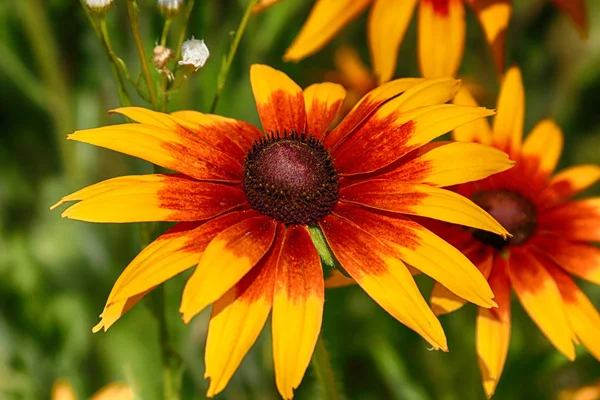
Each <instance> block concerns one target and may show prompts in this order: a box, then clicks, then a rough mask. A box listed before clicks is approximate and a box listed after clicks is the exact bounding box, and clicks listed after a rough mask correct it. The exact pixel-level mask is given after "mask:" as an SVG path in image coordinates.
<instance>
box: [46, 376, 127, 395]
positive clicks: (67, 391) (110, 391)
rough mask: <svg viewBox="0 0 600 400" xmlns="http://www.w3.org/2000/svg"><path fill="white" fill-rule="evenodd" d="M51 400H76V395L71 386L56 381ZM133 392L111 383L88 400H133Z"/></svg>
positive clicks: (64, 381)
mask: <svg viewBox="0 0 600 400" xmlns="http://www.w3.org/2000/svg"><path fill="white" fill-rule="evenodd" d="M50 399H51V400H77V395H76V394H75V390H74V389H73V386H71V384H70V383H69V382H68V381H66V380H64V379H58V380H57V381H56V382H54V385H53V386H52V397H51V398H50ZM133 399H134V395H133V391H132V390H131V388H130V387H129V386H127V384H125V383H123V382H115V383H111V384H110V385H107V386H105V387H103V388H102V389H100V390H99V391H98V392H96V393H95V394H94V395H93V396H92V397H91V398H90V400H133Z"/></svg>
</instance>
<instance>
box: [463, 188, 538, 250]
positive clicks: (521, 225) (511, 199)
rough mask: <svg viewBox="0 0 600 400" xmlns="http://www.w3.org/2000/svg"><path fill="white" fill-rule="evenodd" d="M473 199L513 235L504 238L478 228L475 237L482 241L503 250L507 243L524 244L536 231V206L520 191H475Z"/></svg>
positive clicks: (474, 233)
mask: <svg viewBox="0 0 600 400" xmlns="http://www.w3.org/2000/svg"><path fill="white" fill-rule="evenodd" d="M472 200H473V201H474V202H475V203H476V204H477V205H478V206H480V207H481V208H483V209H484V210H485V211H487V212H488V213H490V215H491V216H492V217H494V218H495V219H496V221H498V222H499V223H500V224H501V225H502V226H503V227H504V228H505V229H506V230H507V231H508V232H509V233H510V234H511V235H513V236H512V237H511V238H509V239H507V240H504V239H503V238H502V237H501V236H498V235H496V234H493V233H490V232H486V231H480V230H476V231H474V232H473V237H475V238H476V239H477V240H479V241H480V242H482V243H484V244H487V245H490V246H493V247H495V248H496V249H498V250H501V249H503V248H504V247H505V246H507V245H520V244H523V243H524V242H525V241H527V239H529V238H530V237H531V236H532V235H533V234H534V233H535V229H536V227H537V213H536V211H535V207H534V206H533V205H532V204H531V203H530V202H529V201H528V200H526V199H525V198H523V197H522V196H521V195H519V194H518V193H515V192H512V191H510V190H485V191H481V192H477V193H475V194H474V195H473V197H472Z"/></svg>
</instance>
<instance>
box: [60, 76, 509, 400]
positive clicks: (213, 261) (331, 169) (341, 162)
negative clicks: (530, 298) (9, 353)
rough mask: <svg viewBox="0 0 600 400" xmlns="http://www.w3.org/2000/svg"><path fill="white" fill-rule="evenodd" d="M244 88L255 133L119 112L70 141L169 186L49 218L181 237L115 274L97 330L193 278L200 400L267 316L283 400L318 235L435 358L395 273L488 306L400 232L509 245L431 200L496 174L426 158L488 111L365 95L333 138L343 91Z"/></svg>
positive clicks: (118, 190) (383, 90)
mask: <svg viewBox="0 0 600 400" xmlns="http://www.w3.org/2000/svg"><path fill="white" fill-rule="evenodd" d="M250 79H251V84H252V90H253V93H254V97H255V100H256V105H257V108H258V113H259V116H260V120H261V122H262V126H263V132H261V131H260V130H259V129H257V128H256V127H254V126H253V125H251V124H249V123H246V122H243V121H237V120H234V119H230V118H224V117H220V116H216V115H209V114H201V113H199V112H193V111H182V112H175V113H172V114H163V113H158V112H153V111H150V110H146V109H142V108H120V109H118V110H116V112H118V113H120V114H123V115H125V116H127V117H128V118H129V119H131V120H133V121H137V123H127V124H121V125H114V126H107V127H102V128H97V129H90V130H83V131H77V132H75V133H74V134H72V135H70V136H69V137H68V138H69V139H71V140H76V141H79V142H85V143H90V144H94V145H96V146H101V147H105V148H108V149H112V150H116V151H119V152H122V153H125V154H129V155H132V156H136V157H139V158H142V159H145V160H147V161H150V162H152V163H154V164H157V165H160V166H162V167H164V168H168V169H171V170H175V171H178V172H179V174H155V175H141V176H125V177H119V178H114V179H109V180H107V181H104V182H100V183H98V184H95V185H92V186H89V187H87V188H84V189H82V190H80V191H78V192H75V193H73V194H71V195H69V196H66V197H64V198H63V199H62V200H61V201H60V202H59V203H58V204H57V205H59V204H62V203H64V202H70V201H78V203H76V204H74V205H72V206H71V207H70V208H68V209H67V210H66V211H64V212H63V214H62V216H63V217H67V218H72V219H78V220H83V221H91V222H144V221H173V222H179V224H177V225H175V226H174V227H173V228H172V229H170V230H169V231H167V232H166V233H165V234H163V235H162V236H160V237H159V238H158V239H157V240H156V241H155V242H153V243H151V244H150V245H149V246H148V247H146V248H145V249H144V250H143V251H142V252H141V253H140V254H139V255H138V256H137V257H136V258H135V259H134V260H133V261H132V262H131V264H130V265H129V266H128V267H127V268H126V269H125V270H124V271H123V273H122V274H121V276H120V277H119V278H118V280H117V282H116V283H115V285H114V287H113V290H112V291H111V293H110V295H109V298H108V301H107V303H106V307H105V309H104V312H103V313H102V315H101V318H102V320H101V322H100V323H99V324H98V325H97V326H96V327H95V328H94V331H98V330H100V329H102V328H103V329H104V330H106V329H108V328H109V327H110V326H111V325H112V324H113V323H114V322H115V321H116V320H118V319H119V318H120V317H121V316H122V315H123V314H124V313H125V312H126V311H127V310H129V309H130V308H131V307H132V306H133V305H134V304H135V303H136V302H137V301H139V300H140V298H142V297H143V296H144V295H145V294H146V293H148V292H149V291H150V290H152V289H153V288H154V287H156V286H157V285H159V284H161V283H162V282H164V281H166V280H167V279H169V278H171V277H173V276H174V275H176V274H179V273H180V272H182V271H184V270H186V269H188V268H190V267H192V266H195V265H197V266H196V268H195V271H194V273H193V274H192V275H191V277H190V278H189V280H188V282H187V284H186V286H185V289H184V291H183V297H182V301H181V308H180V311H181V312H182V314H183V320H184V321H185V322H186V323H187V322H189V321H190V320H191V319H192V318H193V317H194V316H195V315H197V314H198V313H199V312H201V311H202V310H203V309H205V308H206V307H207V306H209V305H210V304H212V305H213V306H212V314H211V318H210V324H209V328H208V338H207V343H206V352H205V362H206V373H205V376H206V377H207V378H210V387H209V389H208V393H207V395H208V396H209V397H212V396H214V395H216V394H217V393H219V392H220V391H222V390H223V389H224V387H225V385H226V384H227V382H228V381H229V379H230V378H231V376H232V375H233V373H234V372H235V370H236V369H237V367H238V365H239V364H240V362H241V360H242V359H243V357H244V356H245V354H246V353H247V352H248V350H249V349H250V347H251V346H252V345H253V343H254V342H255V341H256V338H257V337H258V335H259V333H260V331H261V330H262V328H263V326H264V324H265V322H266V320H267V317H268V315H269V313H270V312H271V310H272V312H273V313H272V333H273V335H272V336H273V358H274V365H275V377H276V383H277V387H278V389H279V392H280V394H281V395H282V397H284V398H286V399H289V398H292V397H293V389H295V388H296V387H298V385H299V384H300V381H301V380H302V377H303V375H304V372H305V370H306V368H307V366H308V363H309V361H310V358H311V355H312V352H313V349H314V346H315V343H316V340H317V337H318V335H319V331H320V328H321V320H322V315H323V301H324V288H323V286H324V284H323V271H322V267H321V261H320V258H319V254H318V253H317V250H316V248H315V247H314V245H313V242H312V241H311V235H310V231H311V230H315V229H321V230H322V234H323V235H324V237H325V239H326V241H327V244H328V245H329V247H330V248H331V250H332V251H333V254H334V255H335V257H337V259H338V261H339V263H340V264H341V265H342V266H343V268H344V269H345V270H346V271H347V273H348V274H350V275H351V276H352V277H353V278H354V279H355V280H356V282H358V284H359V285H360V286H361V287H362V288H363V289H364V290H365V291H366V292H367V293H368V294H369V295H370V296H371V297H372V298H373V299H374V300H375V301H376V302H377V303H379V304H380V305H381V306H382V307H383V308H384V309H385V310H387V311H388V312H389V313H390V314H391V315H392V316H394V317H395V318H397V319H398V320H399V321H401V322H402V323H404V324H405V325H407V326H408V327H410V328H411V329H413V330H415V331H416V332H417V333H419V334H420V335H421V336H423V337H424V338H425V340H427V341H428V342H429V343H430V344H431V345H432V346H433V347H434V348H436V349H442V350H446V349H447V345H446V339H445V336H444V332H443V330H442V327H441V325H440V323H439V321H438V320H437V318H436V317H435V316H434V314H433V312H432V311H431V309H430V308H429V306H428V305H427V302H426V301H425V300H424V299H423V298H422V296H421V294H420V292H419V290H418V288H417V286H416V284H415V282H414V281H413V279H412V277H411V275H410V273H409V272H408V269H407V267H406V266H405V264H404V262H403V261H402V260H404V261H406V262H407V263H410V264H411V265H412V266H414V267H416V268H419V269H420V270H422V271H423V272H425V273H426V274H428V275H431V276H432V277H433V278H434V279H436V280H439V281H440V282H442V283H443V284H444V285H446V287H448V288H450V290H452V291H454V293H456V294H457V295H459V296H461V297H464V298H466V299H467V300H469V301H472V302H474V303H476V304H478V305H480V306H482V307H491V306H494V305H495V303H494V301H493V300H492V297H493V294H492V291H491V290H490V288H489V285H488V284H487V282H486V280H485V278H484V277H483V276H482V275H481V273H480V272H479V271H478V270H477V269H476V268H475V266H474V265H473V264H472V263H470V262H469V261H468V259H467V258H466V257H464V256H463V255H462V254H461V253H460V252H458V250H456V249H455V248H453V247H451V246H450V245H448V244H447V243H446V242H444V241H443V240H441V239H440V238H439V237H437V236H435V235H434V234H432V233H431V232H430V231H428V230H426V229H425V228H423V227H422V226H421V225H419V224H417V223H416V222H414V221H413V220H412V219H411V216H413V215H419V216H424V217H430V218H436V219H440V220H443V221H447V222H452V223H459V224H462V225H467V226H471V227H473V229H481V230H485V231H490V232H494V233H496V234H500V235H506V234H507V233H506V231H505V230H504V228H502V227H501V226H500V224H498V222H496V221H495V220H494V219H493V218H492V217H490V216H489V214H487V213H486V212H485V211H483V210H482V209H481V208H480V207H478V206H476V205H475V204H474V203H473V202H471V201H470V200H468V199H466V198H464V197H462V196H459V195H456V194H455V193H453V192H451V191H449V190H445V189H443V188H441V187H443V186H448V185H455V184H458V183H463V182H466V181H470V180H473V179H481V178H484V177H487V176H489V175H490V174H492V173H495V172H498V171H503V170H506V169H507V168H509V167H511V166H512V162H511V161H510V160H509V159H508V157H507V155H506V154H505V153H503V152H501V151H499V150H497V149H494V148H491V147H488V146H483V145H479V144H472V143H450V144H447V145H444V146H427V143H428V142H429V141H431V140H432V139H434V138H436V137H438V136H440V135H442V134H443V133H445V132H448V131H450V130H452V129H454V128H456V127H457V126H460V125H462V124H465V123H468V122H471V121H473V120H475V119H478V118H481V117H484V116H488V115H491V114H493V112H491V111H489V110H486V109H485V108H480V107H470V106H457V105H453V104H441V103H444V102H446V101H449V100H450V99H452V98H453V96H454V95H455V93H456V91H457V89H458V81H455V80H454V79H451V78H440V79H433V80H425V79H418V78H410V79H400V80H396V81H392V82H389V83H388V84H386V85H383V86H381V87H379V88H377V89H375V90H373V91H371V92H370V93H368V94H367V95H366V96H365V97H364V98H363V99H362V100H361V101H360V102H359V103H358V104H357V105H356V107H355V108H354V109H353V110H352V111H351V112H350V113H349V114H348V116H347V117H346V118H345V119H344V120H343V121H341V122H340V124H338V125H337V126H336V127H335V128H334V129H330V125H331V123H332V121H333V120H334V118H335V116H336V113H337V111H338V109H339V107H340V106H341V104H342V102H343V100H344V96H345V91H344V89H343V88H342V87H341V86H340V85H338V84H334V83H322V84H316V85H312V86H309V87H308V88H306V89H305V90H304V91H303V90H302V89H301V88H300V87H299V86H298V85H297V84H296V83H294V82H293V81H292V80H291V79H290V78H289V77H288V76H287V75H285V74H284V73H282V72H280V71H276V70H274V69H272V68H270V67H267V66H264V65H254V66H252V68H251V70H250Z"/></svg>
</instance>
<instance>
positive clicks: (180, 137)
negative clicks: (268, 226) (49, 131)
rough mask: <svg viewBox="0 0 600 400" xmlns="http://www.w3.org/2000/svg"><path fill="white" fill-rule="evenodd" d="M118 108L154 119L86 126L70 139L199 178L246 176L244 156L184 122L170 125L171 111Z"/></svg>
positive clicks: (141, 116)
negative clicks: (223, 148)
mask: <svg viewBox="0 0 600 400" xmlns="http://www.w3.org/2000/svg"><path fill="white" fill-rule="evenodd" d="M141 110H143V109H141ZM115 112H119V113H121V114H123V115H127V116H132V117H133V118H135V119H140V120H144V121H148V120H149V119H151V120H152V123H151V124H145V123H144V124H134V123H131V124H120V125H109V126H103V127H101V128H95V129H86V130H81V131H76V132H74V133H73V134H71V135H68V136H67V139H69V140H75V141H78V142H82V143H89V144H93V145H94V146H99V147H104V148H106V149H110V150H114V151H118V152H121V153H124V154H128V155H130V156H134V157H138V158H141V159H143V160H146V161H149V162H151V163H153V164H156V165H160V166H161V167H164V168H168V169H172V170H174V171H177V172H181V173H183V174H186V175H189V176H191V177H194V178H196V179H201V180H218V181H228V182H229V181H240V180H241V179H242V161H243V158H233V157H232V156H230V155H229V154H227V153H224V152H222V151H219V150H218V149H217V148H215V147H213V146H211V145H209V144H208V143H207V142H206V141H204V140H202V138H201V136H199V135H197V134H196V133H193V132H190V131H189V130H187V129H185V128H184V127H182V126H179V128H177V129H175V128H173V127H171V126H169V127H166V126H167V125H168V124H173V120H172V119H171V118H170V117H169V116H168V115H166V114H161V113H155V114H154V116H153V117H151V116H149V115H148V113H149V112H148V111H145V112H141V111H140V109H133V110H132V109H117V110H115ZM150 113H153V112H151V111H150ZM156 121H160V122H156ZM160 124H163V126H159V125H160Z"/></svg>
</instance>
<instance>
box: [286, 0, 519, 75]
mask: <svg viewBox="0 0 600 400" xmlns="http://www.w3.org/2000/svg"><path fill="white" fill-rule="evenodd" d="M417 3H418V4H419V15H418V53H419V66H420V69H421V74H422V75H423V76H425V77H438V76H455V75H456V73H457V71H458V68H459V66H460V64H461V61H462V56H463V51H464V45H465V31H466V21H465V3H467V4H468V5H470V6H471V8H472V9H473V11H474V12H475V15H476V16H477V18H478V19H479V22H480V23H481V26H482V28H483V31H484V33H485V36H486V39H487V42H488V43H489V45H490V47H491V49H492V54H493V56H494V61H495V64H496V68H497V70H498V71H503V70H504V52H505V50H504V48H505V44H504V41H505V39H504V38H505V31H506V27H507V26H508V21H509V18H510V14H511V10H512V6H511V4H510V3H511V2H510V0H486V1H478V0H317V2H316V3H315V5H314V7H313V9H312V11H311V13H310V15H309V17H308V20H307V21H306V23H305V24H304V26H303V27H302V30H301V31H300V33H299V34H298V36H297V37H296V39H295V40H294V42H293V43H292V45H291V46H290V47H289V48H288V49H287V51H286V53H285V55H284V59H285V60H287V61H300V60H301V59H303V58H305V57H306V56H309V55H311V54H313V53H316V52H317V51H318V50H320V49H321V48H322V47H323V46H325V45H326V44H327V43H328V42H329V41H330V40H331V39H332V38H333V37H334V36H335V35H337V34H338V32H339V31H340V30H342V28H344V26H346V25H347V24H348V23H349V22H350V21H352V20H353V19H355V18H356V17H357V16H358V15H360V14H361V13H362V12H363V11H364V10H366V9H367V7H368V6H369V5H370V6H371V12H370V14H369V20H368V26H367V30H368V39H369V49H370V51H371V59H372V65H373V71H374V72H375V75H376V76H377V78H378V80H379V83H383V82H387V81H388V80H390V79H391V78H392V76H393V75H394V72H395V70H396V63H397V58H398V51H399V49H400V44H401V43H402V39H403V38H404V33H405V32H406V29H407V28H408V25H409V23H410V20H411V18H412V15H413V11H414V9H415V7H416V6H417Z"/></svg>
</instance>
